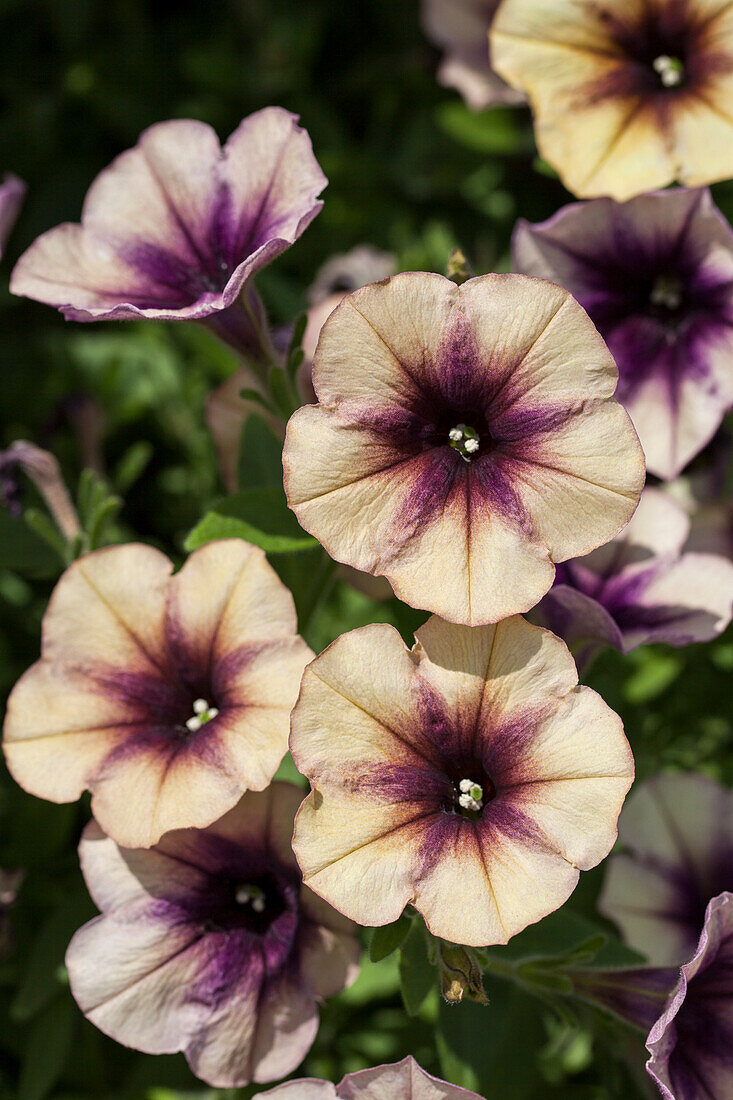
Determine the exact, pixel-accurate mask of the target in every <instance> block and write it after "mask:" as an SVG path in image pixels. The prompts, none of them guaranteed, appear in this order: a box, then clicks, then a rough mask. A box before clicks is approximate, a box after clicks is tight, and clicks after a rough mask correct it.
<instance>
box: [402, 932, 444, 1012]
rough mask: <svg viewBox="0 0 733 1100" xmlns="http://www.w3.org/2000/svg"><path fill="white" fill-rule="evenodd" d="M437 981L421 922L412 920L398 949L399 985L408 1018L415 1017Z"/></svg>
mask: <svg viewBox="0 0 733 1100" xmlns="http://www.w3.org/2000/svg"><path fill="white" fill-rule="evenodd" d="M437 981H438V976H437V972H436V970H435V967H434V966H433V965H432V964H431V962H430V959H429V958H428V946H427V937H426V933H425V927H424V925H423V923H422V921H421V920H413V922H412V928H411V929H410V931H409V933H408V934H407V936H406V938H405V940H404V942H403V944H402V947H401V948H400V984H401V987H402V1000H403V1002H404V1005H405V1008H406V1010H407V1014H408V1016H417V1014H418V1012H419V1011H420V1009H421V1008H422V1006H423V1004H424V1003H425V1001H426V999H427V997H428V995H429V994H430V993H431V992H432V990H433V989H435V988H436V986H437Z"/></svg>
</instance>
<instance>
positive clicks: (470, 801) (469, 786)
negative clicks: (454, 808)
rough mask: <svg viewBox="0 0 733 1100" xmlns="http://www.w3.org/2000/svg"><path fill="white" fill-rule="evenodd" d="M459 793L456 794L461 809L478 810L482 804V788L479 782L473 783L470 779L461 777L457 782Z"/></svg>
mask: <svg viewBox="0 0 733 1100" xmlns="http://www.w3.org/2000/svg"><path fill="white" fill-rule="evenodd" d="M458 789H459V790H460V792H461V794H460V795H459V796H458V805H459V806H460V807H461V809H462V810H480V809H482V807H483V804H484V789H483V787H482V786H481V784H480V783H474V781H473V780H472V779H462V780H461V781H460V783H459V784H458Z"/></svg>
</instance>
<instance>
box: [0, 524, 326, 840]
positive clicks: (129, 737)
mask: <svg viewBox="0 0 733 1100" xmlns="http://www.w3.org/2000/svg"><path fill="white" fill-rule="evenodd" d="M172 569H173V566H172V563H171V562H170V561H169V560H168V558H167V557H166V556H165V555H164V554H161V553H160V551H158V550H155V549H153V548H152V547H150V546H142V545H138V544H128V545H124V546H113V547H109V548H107V549H104V550H97V551H95V552H94V553H92V554H87V555H85V556H84V557H82V558H80V559H79V560H78V561H76V562H74V564H73V565H71V566H70V567H69V568H68V569H67V570H66V572H65V573H64V575H63V576H62V578H61V580H60V581H59V583H58V585H57V586H56V589H55V590H54V593H53V595H52V597H51V600H50V603H49V605H48V609H47V611H46V614H45V616H44V621H43V636H42V645H41V653H42V657H41V659H40V661H38V662H36V664H35V665H33V666H32V667H31V668H30V669H29V670H28V671H27V672H26V673H25V674H24V675H23V676H22V677H21V679H20V680H19V681H18V683H17V684H16V685H15V688H14V689H13V691H12V693H11V695H10V699H9V701H8V710H7V716H6V720H5V739H4V746H3V747H4V750H5V758H6V760H7V764H8V767H9V769H10V771H11V773H12V775H13V776H14V777H15V779H16V780H17V782H18V783H19V784H20V785H21V786H22V787H23V788H24V789H25V790H27V791H29V792H30V793H31V794H35V795H37V796H38V797H40V798H47V799H50V800H51V801H53V802H71V801H73V800H74V799H75V798H78V797H79V795H80V794H81V792H82V791H83V790H84V789H85V788H87V789H89V790H91V792H92V810H93V812H94V815H95V817H96V818H97V819H98V821H99V823H100V825H101V826H102V828H103V829H104V830H105V832H107V833H109V835H110V836H111V837H113V838H114V839H115V840H116V841H118V843H120V844H124V845H126V846H129V847H148V846H150V845H151V844H154V843H155V842H156V841H157V840H159V839H160V837H161V836H162V835H163V833H165V832H168V830H170V829H178V828H186V827H188V826H197V827H202V826H205V825H209V824H211V822H212V821H215V820H216V819H217V818H218V817H221V815H222V814H223V813H225V812H226V811H227V810H229V809H231V807H232V806H233V805H234V804H235V803H236V802H237V801H238V800H239V798H240V796H241V795H242V794H243V792H244V791H245V790H248V789H249V790H262V789H263V787H266V786H267V784H268V783H269V782H270V780H271V779H272V776H273V775H274V773H275V770H276V769H277V767H278V764H279V763H280V761H281V759H282V757H283V755H284V753H285V751H286V749H287V741H288V726H289V716H290V710H291V708H292V706H293V703H294V702H295V699H296V697H297V695H298V687H299V684H300V677H301V673H302V671H303V668H304V666H305V664H306V662H307V661H308V659H309V657H310V656H311V654H310V650H309V649H308V647H307V646H306V644H305V643H304V642H303V641H302V639H301V638H299V637H298V635H297V634H296V618H295V608H294V605H293V600H292V597H291V595H290V593H289V592H288V590H287V589H286V588H285V586H284V585H283V584H282V582H281V581H280V579H279V578H278V576H277V574H276V573H275V571H274V570H273V569H272V567H271V566H270V565H269V564H268V563H267V561H266V560H265V556H264V554H263V552H262V551H261V550H259V549H257V548H256V547H254V546H250V545H249V543H246V542H244V541H242V540H241V539H226V540H222V541H220V542H211V543H208V544H207V545H206V546H203V547H201V549H200V550H197V551H195V553H193V554H192V555H191V556H190V558H189V559H188V561H187V562H186V564H185V565H184V567H183V569H181V571H180V572H179V573H177V574H176V575H175V576H173V577H171V572H172Z"/></svg>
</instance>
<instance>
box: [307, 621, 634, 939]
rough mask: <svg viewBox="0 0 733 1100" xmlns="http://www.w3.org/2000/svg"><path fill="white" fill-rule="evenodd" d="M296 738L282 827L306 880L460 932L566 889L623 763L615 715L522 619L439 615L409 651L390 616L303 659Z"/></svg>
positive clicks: (523, 920)
mask: <svg viewBox="0 0 733 1100" xmlns="http://www.w3.org/2000/svg"><path fill="white" fill-rule="evenodd" d="M290 747H291V751H292V754H293V758H294V759H295V763H296V766H297V767H298V770H299V771H300V772H301V773H302V774H303V775H306V776H307V777H308V779H309V780H310V783H311V788H312V793H311V794H310V795H309V796H308V797H307V798H306V800H305V802H304V803H303V805H302V807H301V809H300V811H299V812H298V816H297V819H296V823H295V834H294V837H293V849H294V851H295V854H296V856H297V858H298V862H299V864H300V867H301V869H302V871H303V877H304V881H305V882H306V884H307V885H308V886H310V887H311V888H312V889H313V890H315V891H316V893H318V894H320V895H321V896H322V897H323V898H324V899H325V900H326V901H328V902H329V903H330V904H331V905H333V906H334V907H335V908H336V909H339V910H340V911H341V912H342V913H344V914H345V915H346V916H348V917H351V919H352V920H356V921H358V922H359V923H360V924H365V925H382V924H388V923H390V922H391V921H394V920H396V919H397V917H399V915H400V913H401V912H402V910H403V909H404V907H405V906H406V905H407V904H408V903H409V904H412V905H413V906H414V907H415V908H416V909H417V910H418V911H419V912H420V913H421V914H422V916H423V917H424V918H425V922H426V924H427V926H428V928H429V930H430V931H431V932H432V933H433V934H434V935H435V936H438V937H441V938H443V939H447V940H451V941H452V942H453V943H457V944H466V945H470V946H481V945H487V944H497V943H506V942H507V941H508V940H509V939H510V938H511V937H512V936H513V935H515V934H516V933H517V932H520V931H521V930H522V929H523V928H525V927H526V926H527V925H528V924H532V923H533V922H535V921H538V920H540V919H541V918H542V917H544V916H546V915H547V914H548V913H550V912H552V911H553V910H554V909H557V908H558V907H559V906H560V905H562V904H563V902H565V900H566V899H567V898H568V897H569V896H570V894H571V893H572V891H573V890H574V888H575V885H576V883H577V881H578V877H579V872H580V870H585V869H587V868H589V867H594V866H595V865H596V864H597V863H598V862H599V861H600V860H601V859H603V857H604V856H605V855H606V854H607V853H608V851H609V849H610V848H611V846H612V844H613V842H614V840H615V838H616V819H617V817H618V813H619V810H620V808H621V805H622V803H623V800H624V797H625V795H626V792H627V790H628V789H629V786H630V784H631V781H632V777H633V758H632V755H631V750H630V748H629V745H628V743H627V741H626V738H625V737H624V734H623V729H622V726H621V721H620V719H619V717H618V715H616V714H614V712H613V711H612V710H610V709H609V708H608V707H607V706H606V704H605V703H604V702H603V700H602V699H601V698H600V696H599V695H597V694H596V693H595V692H594V691H591V690H590V689H589V688H586V687H578V684H577V673H576V670H575V665H574V664H573V661H572V658H571V657H570V655H569V653H568V651H567V649H566V647H565V646H564V645H563V643H562V642H561V641H559V639H557V638H555V637H554V636H553V635H552V634H550V633H549V632H548V631H544V630H541V629H539V628H538V627H534V626H531V625H530V624H529V623H527V622H525V620H524V619H522V618H521V617H520V616H515V617H513V618H511V619H505V620H504V621H503V622H500V623H498V624H496V625H495V626H487V627H476V628H471V627H462V626H456V625H453V624H451V623H446V622H444V621H442V620H440V619H438V618H436V617H432V618H430V619H429V620H428V622H427V623H426V624H425V625H424V626H423V627H422V628H421V629H420V630H419V631H418V633H417V642H416V645H415V647H414V648H413V649H412V650H407V648H406V647H405V645H404V643H403V642H402V640H401V638H400V636H399V634H398V633H397V632H396V631H395V630H394V629H393V628H392V627H390V626H387V625H384V624H378V625H372V626H366V627H363V628H361V629H359V630H354V631H351V632H350V633H349V634H345V635H342V636H341V637H340V638H337V640H336V641H335V642H333V643H332V644H331V645H330V646H329V647H328V649H326V650H325V651H324V652H323V653H322V654H321V655H320V656H319V657H318V658H316V660H315V661H313V663H312V664H311V665H309V666H308V668H307V669H306V671H305V674H304V676H303V684H302V688H301V693H300V698H299V700H298V703H297V705H296V707H295V709H294V711H293V715H292V732H291V738H290Z"/></svg>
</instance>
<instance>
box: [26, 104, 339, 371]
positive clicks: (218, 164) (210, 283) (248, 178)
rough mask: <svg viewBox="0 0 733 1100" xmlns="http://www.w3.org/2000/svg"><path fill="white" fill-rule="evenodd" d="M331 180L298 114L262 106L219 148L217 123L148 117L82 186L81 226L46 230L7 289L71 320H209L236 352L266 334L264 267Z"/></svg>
mask: <svg viewBox="0 0 733 1100" xmlns="http://www.w3.org/2000/svg"><path fill="white" fill-rule="evenodd" d="M326 182H327V181H326V178H325V176H324V175H323V173H322V172H321V170H320V168H319V167H318V163H317V162H316V160H315V157H314V156H313V150H312V148H311V143H310V138H309V137H308V135H307V133H306V132H305V131H304V130H302V129H301V128H300V127H299V126H298V125H297V116H296V115H292V114H290V112H288V111H284V110H282V109H281V108H280V107H266V108H265V109H264V110H261V111H257V112H256V113H255V114H253V115H250V116H249V117H248V118H246V119H244V121H243V122H242V123H240V125H239V126H238V127H237V129H236V130H235V131H234V133H233V134H232V135H231V137H230V138H229V140H228V141H227V143H226V145H225V146H224V147H223V148H221V146H220V145H219V141H218V138H217V136H216V134H215V133H214V131H213V130H212V129H211V127H210V126H207V125H206V124H205V123H203V122H194V121H191V120H185V119H181V120H174V121H171V122H161V123H158V124H157V125H155V126H151V127H150V128H149V129H148V130H145V131H144V133H143V134H142V136H141V138H140V140H139V142H138V144H137V145H136V146H135V148H134V149H130V150H128V151H127V152H126V153H122V155H121V156H119V157H117V159H116V160H115V161H113V163H112V164H111V165H110V166H109V168H106V169H105V170H104V171H103V172H101V173H100V175H99V176H98V177H97V179H96V180H95V181H94V183H93V184H92V186H91V188H90V189H89V191H88V193H87V197H86V199H85V202H84V209H83V212H82V223H81V225H71V224H65V225H60V226H58V227H57V228H56V229H51V230H50V231H49V232H47V233H44V234H43V235H42V236H41V237H39V238H38V240H37V241H35V243H34V244H32V245H31V247H30V248H29V249H28V251H27V252H25V253H24V255H23V256H21V258H20V260H19V261H18V263H17V264H16V267H15V270H14V271H13V275H12V278H11V283H10V289H11V291H12V292H13V293H14V294H20V295H23V296H25V297H28V298H34V299H35V300H36V301H40V302H45V303H47V304H48V305H52V306H56V308H57V309H59V310H61V312H62V313H63V314H64V316H65V317H67V318H68V319H70V320H73V321H98V320H113V321H114V320H129V319H135V318H140V317H143V318H152V319H157V320H169V321H171V320H172V321H176V320H197V321H205V322H206V323H207V324H208V325H209V326H210V327H211V328H213V329H214V331H215V332H217V334H218V335H220V336H222V338H224V339H226V340H228V341H229V342H230V343H232V344H233V345H234V346H235V347H237V348H238V349H239V350H240V351H243V352H247V351H252V350H254V351H255V352H257V351H260V350H261V348H262V343H263V340H265V339H266V337H265V335H264V333H263V331H262V326H263V324H264V317H263V315H262V313H261V306H260V305H259V300H258V299H257V298H256V295H254V294H253V293H251V292H250V290H249V288H247V289H245V287H246V284H247V281H248V280H249V279H250V278H251V276H252V275H254V274H255V273H256V272H257V271H259V270H260V269H261V268H263V267H264V266H265V264H267V263H269V262H270V261H271V260H273V259H274V258H275V256H278V255H279V254H280V253H281V252H283V251H284V250H285V249H286V248H288V247H289V246H290V245H291V244H293V242H294V241H296V240H297V239H298V237H299V236H300V235H301V233H303V231H304V230H305V229H306V228H307V226H308V225H309V224H310V223H311V221H312V220H313V218H314V217H315V216H316V214H317V213H318V212H319V210H320V209H321V207H322V205H323V204H322V203H321V202H319V201H318V199H317V196H318V194H319V193H320V192H321V191H322V190H323V188H324V187H325V185H326Z"/></svg>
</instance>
